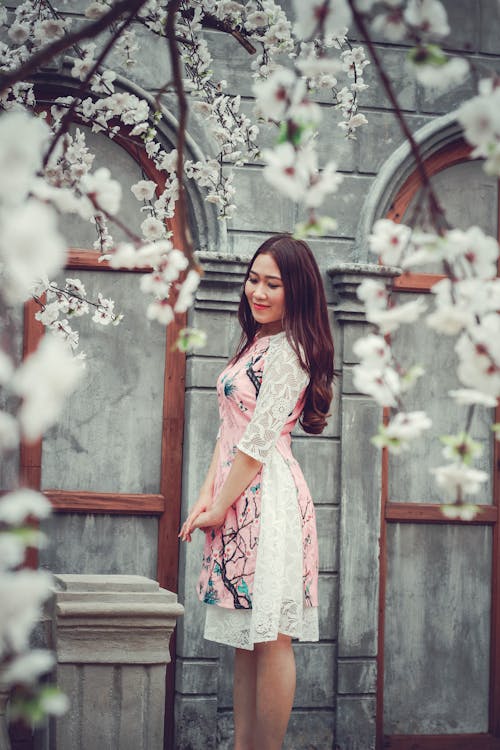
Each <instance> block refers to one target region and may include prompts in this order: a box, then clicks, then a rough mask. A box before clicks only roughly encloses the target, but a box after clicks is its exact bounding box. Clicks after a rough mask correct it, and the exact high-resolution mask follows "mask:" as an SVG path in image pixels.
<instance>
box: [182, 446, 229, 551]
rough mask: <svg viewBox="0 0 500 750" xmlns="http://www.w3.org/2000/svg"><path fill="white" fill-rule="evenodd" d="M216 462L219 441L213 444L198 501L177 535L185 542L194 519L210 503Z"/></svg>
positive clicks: (189, 534)
mask: <svg viewBox="0 0 500 750" xmlns="http://www.w3.org/2000/svg"><path fill="white" fill-rule="evenodd" d="M218 462H219V441H218V440H217V441H216V443H215V448H214V452H213V454H212V460H211V461H210V466H209V467H208V471H207V475H206V477H205V481H204V482H203V484H202V485H201V489H200V491H199V493H198V499H197V500H196V503H195V504H194V506H193V507H192V508H191V510H190V512H189V515H188V517H187V518H186V520H185V521H184V523H183V524H182V527H181V530H180V533H179V537H180V538H181V539H182V540H183V541H185V542H190V541H191V531H192V529H193V528H194V527H193V526H192V524H193V523H194V521H195V519H196V518H197V517H198V516H199V515H200V513H202V512H203V511H205V510H206V509H207V508H208V507H209V505H210V504H211V502H212V499H213V498H212V492H213V487H214V480H215V473H216V470H217V464H218Z"/></svg>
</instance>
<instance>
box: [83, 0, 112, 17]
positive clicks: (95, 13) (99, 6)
mask: <svg viewBox="0 0 500 750" xmlns="http://www.w3.org/2000/svg"><path fill="white" fill-rule="evenodd" d="M108 10H109V7H108V5H106V3H101V2H97V1H94V2H91V3H89V5H87V7H86V8H85V14H84V15H85V17H86V18H90V19H92V20H95V19H97V18H100V17H101V16H102V15H104V13H106V11H108Z"/></svg>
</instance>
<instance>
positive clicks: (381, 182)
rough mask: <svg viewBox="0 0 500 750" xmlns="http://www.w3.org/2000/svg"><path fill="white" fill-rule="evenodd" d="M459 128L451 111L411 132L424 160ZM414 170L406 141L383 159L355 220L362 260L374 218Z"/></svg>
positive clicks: (357, 252)
mask: <svg viewBox="0 0 500 750" xmlns="http://www.w3.org/2000/svg"><path fill="white" fill-rule="evenodd" d="M462 135H463V133H462V128H461V126H460V124H459V122H458V121H457V119H456V117H455V115H454V114H450V115H444V116H443V117H438V118H436V119H435V120H433V121H432V122H430V123H428V124H427V125H424V126H423V127H422V128H420V129H419V130H417V131H416V132H415V133H414V138H415V141H416V142H417V144H418V146H419V148H420V153H421V155H422V158H423V159H424V160H427V159H429V158H430V157H431V156H433V155H434V154H436V153H437V152H438V151H441V150H442V149H443V148H445V147H446V146H448V145H450V144H451V143H454V142H456V141H458V140H460V139H461V138H462ZM414 170H415V159H414V157H413V155H412V153H411V148H410V144H409V143H408V141H405V142H404V143H402V144H401V145H400V146H399V147H398V148H397V149H396V150H395V151H394V152H393V153H392V154H391V156H390V157H389V158H388V159H387V160H386V161H385V163H384V165H383V166H382V168H381V169H380V171H379V173H378V174H377V177H376V178H375V180H374V181H373V183H372V185H371V187H370V189H369V191H368V193H367V196H366V198H365V201H364V203H363V207H362V209H361V218H360V220H359V224H358V228H357V232H356V243H355V247H354V257H355V259H356V260H357V261H360V262H364V261H366V260H367V259H368V236H369V234H370V232H371V230H372V227H373V224H374V222H375V221H377V219H381V218H383V217H385V216H386V215H387V213H388V212H389V210H390V208H391V204H392V202H393V200H394V198H395V197H396V196H397V195H398V193H399V191H400V189H401V187H402V186H403V185H404V183H405V182H406V180H407V179H408V177H409V176H410V175H411V173H412V172H413V171H414Z"/></svg>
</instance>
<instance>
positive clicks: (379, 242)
mask: <svg viewBox="0 0 500 750" xmlns="http://www.w3.org/2000/svg"><path fill="white" fill-rule="evenodd" d="M410 235H411V228H410V227H407V226H406V225H405V224H396V223H395V222H394V221H391V220H390V219H379V220H378V221H376V222H375V224H374V225H373V229H372V233H371V235H370V236H369V237H368V245H369V247H370V250H371V251H372V253H375V255H379V256H380V258H381V260H382V263H383V264H384V265H388V266H391V265H393V266H396V265H398V264H399V263H400V261H401V257H402V255H403V252H404V251H405V249H406V247H407V245H408V242H409V239H410Z"/></svg>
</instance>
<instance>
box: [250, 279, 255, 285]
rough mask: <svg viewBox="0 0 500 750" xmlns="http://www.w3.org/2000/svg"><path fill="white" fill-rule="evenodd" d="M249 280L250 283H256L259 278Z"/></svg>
mask: <svg viewBox="0 0 500 750" xmlns="http://www.w3.org/2000/svg"><path fill="white" fill-rule="evenodd" d="M248 281H249V282H250V284H256V283H257V279H248Z"/></svg>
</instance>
